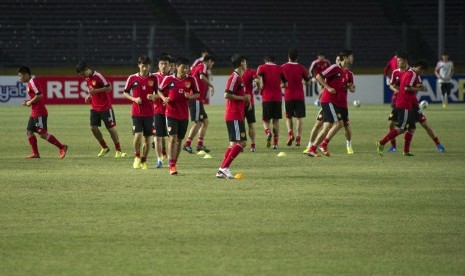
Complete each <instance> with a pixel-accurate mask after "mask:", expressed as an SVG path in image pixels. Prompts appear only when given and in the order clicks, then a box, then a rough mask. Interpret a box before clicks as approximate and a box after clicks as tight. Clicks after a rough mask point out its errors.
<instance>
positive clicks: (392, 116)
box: [388, 107, 397, 123]
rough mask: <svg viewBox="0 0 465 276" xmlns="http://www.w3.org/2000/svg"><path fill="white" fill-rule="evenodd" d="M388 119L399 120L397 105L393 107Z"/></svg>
mask: <svg viewBox="0 0 465 276" xmlns="http://www.w3.org/2000/svg"><path fill="white" fill-rule="evenodd" d="M388 121H393V122H394V123H395V122H397V109H396V108H395V107H394V108H392V110H391V113H390V114H389V118H388Z"/></svg>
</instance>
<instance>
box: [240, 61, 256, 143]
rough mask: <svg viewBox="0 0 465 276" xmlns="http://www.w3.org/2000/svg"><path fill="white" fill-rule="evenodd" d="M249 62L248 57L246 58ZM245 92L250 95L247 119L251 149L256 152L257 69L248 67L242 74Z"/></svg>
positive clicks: (246, 104) (246, 111)
mask: <svg viewBox="0 0 465 276" xmlns="http://www.w3.org/2000/svg"><path fill="white" fill-rule="evenodd" d="M246 64H247V59H246ZM242 81H243V82H244V87H245V93H246V94H248V95H250V103H249V102H246V103H245V119H247V125H248V132H249V137H250V151H251V152H255V149H256V148H255V122H256V119H255V99H254V91H253V90H254V83H257V82H258V77H257V71H255V70H253V69H251V68H246V69H245V71H244V74H242Z"/></svg>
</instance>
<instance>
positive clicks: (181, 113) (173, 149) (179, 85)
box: [158, 57, 200, 175]
mask: <svg viewBox="0 0 465 276" xmlns="http://www.w3.org/2000/svg"><path fill="white" fill-rule="evenodd" d="M188 73H189V60H188V59H186V58H184V57H179V58H177V60H176V74H174V75H169V76H167V77H165V78H164V79H163V81H162V83H161V84H160V87H159V91H158V95H159V96H160V98H161V99H162V100H163V102H164V103H165V104H166V111H165V116H166V122H167V127H168V135H169V142H168V157H169V167H170V174H171V175H175V174H177V173H178V171H177V169H176V163H177V161H178V159H179V154H180V152H181V145H182V140H183V139H184V137H185V135H186V132H187V125H188V123H189V100H194V99H197V98H198V97H199V96H200V94H199V86H198V84H197V81H196V80H195V78H194V77H192V76H189V75H188Z"/></svg>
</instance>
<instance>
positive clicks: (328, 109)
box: [321, 103, 342, 123]
mask: <svg viewBox="0 0 465 276" xmlns="http://www.w3.org/2000/svg"><path fill="white" fill-rule="evenodd" d="M321 109H322V110H323V122H325V123H334V122H337V121H342V117H341V113H340V111H339V110H338V108H337V107H336V106H335V105H333V104H332V103H322V104H321Z"/></svg>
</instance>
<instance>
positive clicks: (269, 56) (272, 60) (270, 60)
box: [263, 55, 276, 62]
mask: <svg viewBox="0 0 465 276" xmlns="http://www.w3.org/2000/svg"><path fill="white" fill-rule="evenodd" d="M263 59H264V60H265V62H275V60H276V59H275V57H274V56H272V55H266V56H265V57H264V58H263Z"/></svg>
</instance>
